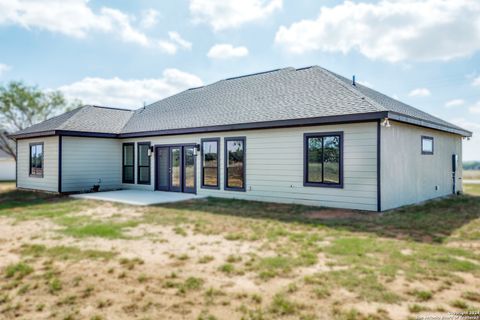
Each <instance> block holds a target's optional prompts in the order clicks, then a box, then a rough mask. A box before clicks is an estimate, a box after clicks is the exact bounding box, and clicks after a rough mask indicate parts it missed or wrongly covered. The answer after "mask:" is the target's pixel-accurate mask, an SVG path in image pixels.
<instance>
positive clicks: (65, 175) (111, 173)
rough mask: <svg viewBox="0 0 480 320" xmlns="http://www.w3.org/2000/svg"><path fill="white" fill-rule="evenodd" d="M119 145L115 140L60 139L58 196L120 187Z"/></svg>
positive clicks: (120, 153) (120, 152) (120, 157)
mask: <svg viewBox="0 0 480 320" xmlns="http://www.w3.org/2000/svg"><path fill="white" fill-rule="evenodd" d="M121 161H122V150H121V142H120V141H119V140H116V139H103V138H85V137H63V138H62V192H81V191H88V190H90V188H91V187H92V186H93V185H94V184H97V183H98V182H99V181H100V188H101V190H111V189H119V188H120V187H121V180H122V176H121Z"/></svg>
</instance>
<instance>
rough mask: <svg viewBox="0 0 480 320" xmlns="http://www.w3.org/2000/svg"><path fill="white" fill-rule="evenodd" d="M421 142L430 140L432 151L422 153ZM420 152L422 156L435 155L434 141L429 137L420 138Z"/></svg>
mask: <svg viewBox="0 0 480 320" xmlns="http://www.w3.org/2000/svg"><path fill="white" fill-rule="evenodd" d="M423 140H431V141H432V151H431V152H430V151H423ZM420 150H421V151H422V154H423V155H433V154H434V153H435V140H434V139H433V137H430V136H422V137H421V138H420Z"/></svg>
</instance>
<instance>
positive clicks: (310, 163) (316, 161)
mask: <svg viewBox="0 0 480 320" xmlns="http://www.w3.org/2000/svg"><path fill="white" fill-rule="evenodd" d="M303 148H304V156H303V158H304V165H303V184H304V185H305V186H310V187H331V188H343V132H320V133H305V134H304V142H303Z"/></svg>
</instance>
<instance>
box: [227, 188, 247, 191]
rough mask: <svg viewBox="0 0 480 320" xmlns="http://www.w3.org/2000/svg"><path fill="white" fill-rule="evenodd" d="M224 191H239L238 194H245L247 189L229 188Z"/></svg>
mask: <svg viewBox="0 0 480 320" xmlns="http://www.w3.org/2000/svg"><path fill="white" fill-rule="evenodd" d="M224 190H225V191H240V192H246V191H247V189H245V188H230V187H225V188H224Z"/></svg>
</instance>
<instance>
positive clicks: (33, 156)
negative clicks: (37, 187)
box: [29, 142, 44, 177]
mask: <svg viewBox="0 0 480 320" xmlns="http://www.w3.org/2000/svg"><path fill="white" fill-rule="evenodd" d="M43 150H44V148H43V142H38V143H30V166H29V175H30V176H31V177H43V155H44V153H43Z"/></svg>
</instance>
